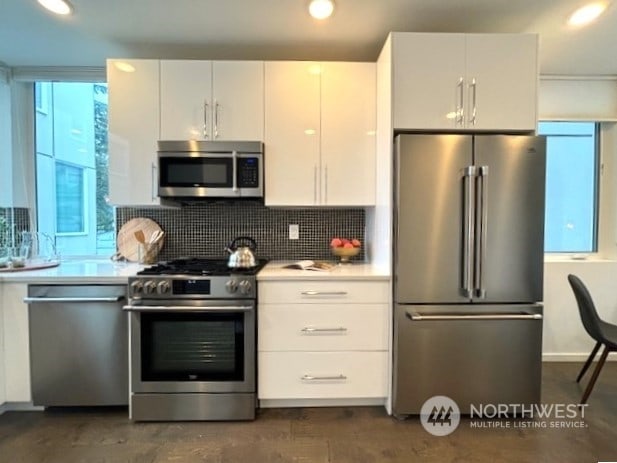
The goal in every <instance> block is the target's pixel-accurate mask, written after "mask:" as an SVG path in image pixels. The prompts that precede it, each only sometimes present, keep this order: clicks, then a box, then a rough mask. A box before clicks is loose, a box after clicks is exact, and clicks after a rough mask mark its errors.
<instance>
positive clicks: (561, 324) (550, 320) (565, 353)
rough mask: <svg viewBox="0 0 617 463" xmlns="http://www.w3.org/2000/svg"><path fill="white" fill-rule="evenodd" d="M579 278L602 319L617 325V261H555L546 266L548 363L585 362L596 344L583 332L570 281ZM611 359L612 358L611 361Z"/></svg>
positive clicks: (546, 348)
mask: <svg viewBox="0 0 617 463" xmlns="http://www.w3.org/2000/svg"><path fill="white" fill-rule="evenodd" d="M570 273H572V274H575V275H576V276H578V277H579V278H580V279H581V280H582V281H583V282H584V283H585V285H586V286H587V288H588V289H589V292H590V293H591V296H592V297H593V299H594V303H595V305H596V309H597V310H598V313H599V314H600V317H602V318H603V319H605V320H606V321H612V322H613V323H617V284H616V275H617V261H591V260H589V261H573V260H565V259H564V260H557V259H553V260H551V261H548V262H546V263H545V265H544V343H543V349H542V350H543V355H544V359H545V360H564V361H567V360H581V361H582V360H585V359H586V358H587V356H588V355H589V353H590V352H591V349H592V348H593V346H594V344H595V342H594V341H593V340H592V339H591V337H589V335H588V334H587V333H586V331H585V329H584V328H583V324H582V323H581V318H580V316H579V313H578V307H577V305H576V300H575V299H574V294H573V292H572V289H571V288H570V285H569V283H568V280H567V276H568V274H570ZM609 358H610V357H609Z"/></svg>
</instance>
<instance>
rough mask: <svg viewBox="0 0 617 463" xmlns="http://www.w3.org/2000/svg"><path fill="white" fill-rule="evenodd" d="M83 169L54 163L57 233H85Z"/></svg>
mask: <svg viewBox="0 0 617 463" xmlns="http://www.w3.org/2000/svg"><path fill="white" fill-rule="evenodd" d="M84 203H85V202H84V168H83V167H75V166H70V165H68V164H64V163H61V162H56V226H57V230H56V231H57V233H58V234H60V233H65V234H66V233H85V231H86V230H85V227H84V226H85V210H84Z"/></svg>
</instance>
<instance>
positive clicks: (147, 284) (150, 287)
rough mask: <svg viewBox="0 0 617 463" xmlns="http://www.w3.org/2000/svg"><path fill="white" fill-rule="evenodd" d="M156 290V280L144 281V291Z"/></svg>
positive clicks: (151, 291) (149, 292)
mask: <svg viewBox="0 0 617 463" xmlns="http://www.w3.org/2000/svg"><path fill="white" fill-rule="evenodd" d="M155 291H156V282H154V281H152V280H148V281H146V282H145V283H144V293H146V294H154V292H155Z"/></svg>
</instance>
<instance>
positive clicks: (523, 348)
mask: <svg viewBox="0 0 617 463" xmlns="http://www.w3.org/2000/svg"><path fill="white" fill-rule="evenodd" d="M545 166H546V153H545V140H544V138H543V137H536V136H515V135H458V134H457V135H431V134H417V135H412V134H405V135H398V136H397V137H396V138H395V167H394V177H395V190H394V192H395V198H394V207H395V210H394V301H395V310H394V372H393V373H394V378H393V413H394V414H395V415H397V416H405V415H409V414H419V413H420V410H421V408H422V405H423V404H424V402H425V401H426V400H427V399H429V398H430V397H432V396H435V395H445V396H448V397H450V398H451V399H453V400H454V401H455V402H456V403H457V404H458V406H459V408H460V411H461V413H462V414H468V413H469V410H470V406H471V405H472V404H475V405H479V404H530V403H536V402H539V400H540V381H541V371H542V366H541V353H542V316H543V311H542V305H541V304H540V302H541V301H542V285H543V256H544V185H545V170H546V167H545Z"/></svg>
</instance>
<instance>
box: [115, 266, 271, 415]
mask: <svg viewBox="0 0 617 463" xmlns="http://www.w3.org/2000/svg"><path fill="white" fill-rule="evenodd" d="M265 264H266V261H260V262H259V265H258V266H256V267H254V268H251V269H245V270H231V269H229V268H227V261H226V260H219V259H179V260H175V261H171V262H165V263H161V264H158V265H155V266H153V267H149V268H146V269H144V270H143V271H141V272H139V273H138V274H137V276H135V277H132V278H130V279H129V300H128V304H127V305H126V306H125V307H124V310H126V311H128V312H129V313H130V317H129V339H130V341H129V345H130V377H131V391H130V417H131V419H132V420H134V421H169V420H172V421H175V420H177V421H190V420H252V419H254V418H255V408H256V403H257V396H256V378H255V370H256V366H255V363H256V332H255V330H256V328H255V326H256V323H255V320H256V311H257V284H256V274H257V272H258V271H259V270H260V269H261V268H262V267H263V266H264V265H265Z"/></svg>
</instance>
